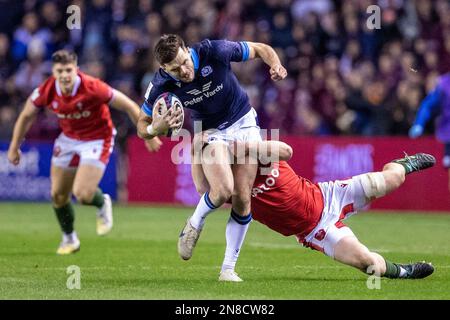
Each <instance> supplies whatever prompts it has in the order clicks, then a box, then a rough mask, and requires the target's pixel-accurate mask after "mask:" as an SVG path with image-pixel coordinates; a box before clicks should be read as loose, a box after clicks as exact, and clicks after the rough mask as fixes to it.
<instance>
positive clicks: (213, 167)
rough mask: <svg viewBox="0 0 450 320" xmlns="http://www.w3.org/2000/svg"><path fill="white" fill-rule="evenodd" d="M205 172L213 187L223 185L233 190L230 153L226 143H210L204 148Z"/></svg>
mask: <svg viewBox="0 0 450 320" xmlns="http://www.w3.org/2000/svg"><path fill="white" fill-rule="evenodd" d="M202 165H203V172H204V173H205V177H206V179H207V180H208V183H209V185H210V187H211V189H214V188H217V187H223V188H226V189H229V190H230V191H232V190H233V172H232V170H231V166H230V153H229V150H228V146H227V145H226V144H224V143H214V144H209V145H207V146H206V147H205V149H204V150H203V164H202Z"/></svg>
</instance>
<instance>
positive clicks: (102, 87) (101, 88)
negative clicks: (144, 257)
mask: <svg viewBox="0 0 450 320" xmlns="http://www.w3.org/2000/svg"><path fill="white" fill-rule="evenodd" d="M94 88H95V89H94V92H95V95H96V96H97V97H98V99H99V101H100V102H101V103H106V104H108V103H109V102H110V101H111V99H112V97H113V89H112V88H111V87H110V86H109V85H107V84H106V83H105V82H103V81H101V80H99V79H95V80H94Z"/></svg>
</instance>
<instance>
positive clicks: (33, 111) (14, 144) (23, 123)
mask: <svg viewBox="0 0 450 320" xmlns="http://www.w3.org/2000/svg"><path fill="white" fill-rule="evenodd" d="M38 112H39V109H38V108H36V107H35V106H34V104H33V102H32V101H31V99H30V98H28V99H27V101H26V102H25V107H24V108H23V110H22V112H21V113H20V115H19V118H17V121H16V124H15V125H14V131H13V135H12V138H11V143H10V145H9V149H8V160H9V162H11V163H12V164H14V165H18V164H19V162H20V145H21V143H22V141H23V140H24V138H25V135H26V134H27V132H28V130H30V128H31V126H32V125H33V122H34V121H35V119H36V116H37V114H38Z"/></svg>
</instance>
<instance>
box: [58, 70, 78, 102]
mask: <svg viewBox="0 0 450 320" xmlns="http://www.w3.org/2000/svg"><path fill="white" fill-rule="evenodd" d="M80 84H81V78H80V76H79V75H77V77H76V78H75V83H74V85H73V89H72V93H71V96H72V97H73V96H75V95H76V94H77V91H78V88H79V87H80ZM55 87H56V94H57V95H58V96H60V97H61V96H62V92H61V87H60V86H59V83H58V80H56V81H55Z"/></svg>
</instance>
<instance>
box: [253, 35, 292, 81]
mask: <svg viewBox="0 0 450 320" xmlns="http://www.w3.org/2000/svg"><path fill="white" fill-rule="evenodd" d="M247 44H248V47H249V49H250V53H249V59H254V58H261V59H262V60H263V61H264V63H265V64H267V65H268V66H269V67H270V77H271V78H272V80H274V81H278V80H283V79H284V78H286V76H287V71H286V69H285V68H284V67H283V65H282V64H281V61H280V58H279V57H278V54H277V53H276V51H275V50H274V49H273V48H272V47H271V46H269V45H267V44H264V43H259V42H247Z"/></svg>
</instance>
